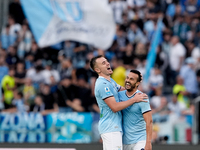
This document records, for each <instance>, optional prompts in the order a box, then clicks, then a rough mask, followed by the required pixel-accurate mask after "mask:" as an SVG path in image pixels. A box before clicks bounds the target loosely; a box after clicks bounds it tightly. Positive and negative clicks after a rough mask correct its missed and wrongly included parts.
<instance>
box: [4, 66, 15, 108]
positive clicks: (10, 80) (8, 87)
mask: <svg viewBox="0 0 200 150" xmlns="http://www.w3.org/2000/svg"><path fill="white" fill-rule="evenodd" d="M14 75H15V69H14V68H13V67H10V68H9V73H8V75H6V76H4V78H3V79H2V82H1V86H2V90H3V101H4V107H5V109H8V108H11V107H12V100H13V96H14V93H13V91H14V89H15V88H16V85H15V78H14Z"/></svg>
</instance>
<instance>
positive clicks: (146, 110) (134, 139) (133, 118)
mask: <svg viewBox="0 0 200 150" xmlns="http://www.w3.org/2000/svg"><path fill="white" fill-rule="evenodd" d="M140 81H141V74H140V72H139V71H137V70H131V71H130V73H129V74H128V76H127V77H126V80H125V89H126V90H124V91H120V92H119V99H120V101H121V102H126V101H128V100H129V99H132V98H134V97H135V95H136V94H137V93H142V92H140V91H139V90H138V86H139V85H140ZM147 101H148V102H147V103H146V102H138V103H134V104H133V105H131V106H129V107H127V108H125V109H124V110H122V128H123V137H122V141H123V150H152V145H151V137H152V114H151V108H150V104H149V100H148V99H147Z"/></svg>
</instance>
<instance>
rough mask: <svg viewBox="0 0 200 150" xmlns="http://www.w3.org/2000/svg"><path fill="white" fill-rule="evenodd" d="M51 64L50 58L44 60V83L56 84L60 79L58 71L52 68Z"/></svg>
mask: <svg viewBox="0 0 200 150" xmlns="http://www.w3.org/2000/svg"><path fill="white" fill-rule="evenodd" d="M52 65H53V63H52V61H51V60H48V61H46V65H45V69H44V70H43V71H42V74H43V77H44V83H45V84H57V83H58V82H59V81H60V76H59V73H58V71H57V70H55V69H52ZM52 77H53V78H52ZM54 79H55V81H54Z"/></svg>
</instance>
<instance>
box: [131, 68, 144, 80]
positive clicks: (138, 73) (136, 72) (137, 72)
mask: <svg viewBox="0 0 200 150" xmlns="http://www.w3.org/2000/svg"><path fill="white" fill-rule="evenodd" d="M130 72H132V73H135V74H137V75H138V78H137V81H138V82H140V81H141V80H142V75H141V73H140V72H139V71H138V70H131V71H130Z"/></svg>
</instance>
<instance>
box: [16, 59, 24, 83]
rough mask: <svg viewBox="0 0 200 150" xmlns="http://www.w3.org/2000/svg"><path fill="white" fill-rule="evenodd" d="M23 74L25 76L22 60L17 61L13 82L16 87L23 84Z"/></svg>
mask: <svg viewBox="0 0 200 150" xmlns="http://www.w3.org/2000/svg"><path fill="white" fill-rule="evenodd" d="M25 76H26V71H25V65H24V63H23V62H18V63H17V65H16V72H15V82H16V86H17V87H20V86H22V85H23V84H24V78H25Z"/></svg>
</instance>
